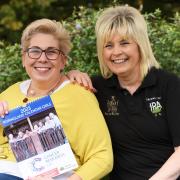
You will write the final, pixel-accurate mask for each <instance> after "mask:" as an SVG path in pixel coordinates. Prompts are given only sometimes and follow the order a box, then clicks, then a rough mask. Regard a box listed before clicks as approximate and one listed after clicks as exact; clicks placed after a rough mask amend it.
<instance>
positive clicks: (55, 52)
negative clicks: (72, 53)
mask: <svg viewBox="0 0 180 180" xmlns="http://www.w3.org/2000/svg"><path fill="white" fill-rule="evenodd" d="M25 52H27V54H28V56H29V57H30V58H31V59H39V58H40V57H41V55H42V53H43V52H44V53H45V56H46V58H47V59H48V60H56V59H57V58H58V57H59V55H60V54H62V55H64V53H63V52H62V51H61V50H59V49H56V48H53V47H48V48H47V49H44V50H43V49H41V48H40V47H31V48H27V49H26V50H25Z"/></svg>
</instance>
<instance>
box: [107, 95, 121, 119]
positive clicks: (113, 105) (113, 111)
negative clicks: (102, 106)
mask: <svg viewBox="0 0 180 180" xmlns="http://www.w3.org/2000/svg"><path fill="white" fill-rule="evenodd" d="M118 104H119V100H118V99H116V97H115V96H111V99H110V100H107V112H105V115H108V116H118V115H119V113H118Z"/></svg>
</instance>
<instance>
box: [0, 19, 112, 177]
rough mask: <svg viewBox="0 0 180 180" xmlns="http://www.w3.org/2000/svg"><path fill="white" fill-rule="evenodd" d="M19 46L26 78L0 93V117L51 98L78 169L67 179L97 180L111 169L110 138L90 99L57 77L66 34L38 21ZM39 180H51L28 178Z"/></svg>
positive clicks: (61, 76) (66, 43)
mask: <svg viewBox="0 0 180 180" xmlns="http://www.w3.org/2000/svg"><path fill="white" fill-rule="evenodd" d="M21 46H22V64H23V66H24V67H25V70H26V72H27V74H28V75H29V77H30V79H28V80H26V81H23V82H18V83H16V84H14V85H12V86H10V87H9V88H8V89H6V90H5V91H4V92H2V93H1V94H0V101H1V102H0V115H1V116H2V115H3V116H4V115H6V113H7V112H8V109H12V108H15V107H17V106H22V105H24V103H26V102H27V101H28V102H29V101H30V102H31V101H34V100H36V99H37V98H41V97H42V96H45V95H50V97H51V99H52V102H53V104H54V107H55V109H56V111H57V114H58V116H59V117H60V119H61V122H62V126H63V128H64V130H65V133H66V136H67V137H68V140H69V142H70V144H71V148H72V151H73V152H74V156H75V158H76V160H77V163H78V165H79V167H78V168H77V169H76V170H74V172H73V173H69V174H68V177H66V179H67V180H83V179H85V180H86V179H101V178H102V177H103V176H105V175H106V174H107V173H108V172H110V171H111V169H112V161H113V158H112V148H111V141H110V136H109V132H108V129H107V126H106V124H105V121H104V118H103V115H102V113H101V111H100V109H99V106H98V103H97V100H96V98H95V96H94V95H93V94H92V93H90V92H88V91H85V90H84V89H83V88H82V87H80V86H78V85H73V84H71V83H70V81H69V80H68V78H67V77H66V76H65V75H64V74H63V73H62V70H63V69H64V67H65V64H66V61H67V55H68V53H69V51H70V49H71V42H70V37H69V34H68V32H67V31H66V30H65V29H64V27H63V26H62V24H61V23H58V22H56V21H51V20H48V19H41V20H37V21H34V22H32V23H31V24H30V25H29V26H27V28H26V29H25V30H24V32H23V35H22V38H21ZM14 94H15V95H16V96H15V97H14ZM7 102H8V104H7ZM77 102H78V106H77ZM99 130H101V131H99ZM77 131H78V133H77ZM2 132H3V129H2V127H0V146H1V147H2V148H3V147H4V146H5V145H6V146H7V141H6V139H5V138H4V137H3V136H2ZM92 132H93V133H92ZM5 155H6V157H7V159H8V160H12V159H13V155H12V154H11V153H10V152H9V154H5ZM0 166H2V165H1V161H0ZM4 176H5V175H3V178H4ZM62 176H63V175H62ZM62 176H61V175H60V177H57V179H58V178H59V179H61V178H62ZM6 178H7V177H6ZM8 178H9V176H8ZM11 178H12V179H13V180H15V179H16V177H11ZM39 178H40V179H43V180H49V179H52V178H49V177H44V176H43V177H35V178H33V179H34V180H35V179H39ZM63 178H64V176H63ZM0 179H2V178H1V174H0Z"/></svg>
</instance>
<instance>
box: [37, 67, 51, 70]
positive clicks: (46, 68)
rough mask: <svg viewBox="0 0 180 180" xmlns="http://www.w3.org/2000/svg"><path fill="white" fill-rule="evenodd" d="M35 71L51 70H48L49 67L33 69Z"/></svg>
mask: <svg viewBox="0 0 180 180" xmlns="http://www.w3.org/2000/svg"><path fill="white" fill-rule="evenodd" d="M35 69H36V70H38V71H48V70H50V69H51V68H49V67H35Z"/></svg>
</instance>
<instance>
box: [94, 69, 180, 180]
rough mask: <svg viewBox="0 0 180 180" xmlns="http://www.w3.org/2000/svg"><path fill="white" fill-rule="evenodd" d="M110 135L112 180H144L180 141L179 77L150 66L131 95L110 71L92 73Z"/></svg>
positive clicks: (163, 161)
mask: <svg viewBox="0 0 180 180" xmlns="http://www.w3.org/2000/svg"><path fill="white" fill-rule="evenodd" d="M92 80H93V85H94V87H95V88H96V89H97V93H96V97H97V99H98V101H99V104H100V108H101V110H102V112H103V114H104V117H105V119H106V122H107V125H108V128H109V131H110V135H111V138H112V144H113V151H114V157H115V158H114V168H113V171H112V173H111V176H110V177H111V179H112V180H146V179H148V178H150V177H151V176H152V175H153V174H154V173H156V172H157V171H158V169H159V168H160V167H161V166H162V165H163V164H164V163H165V162H166V160H167V159H168V158H169V157H170V156H171V154H172V153H173V152H174V147H176V146H179V145H180V79H179V78H178V77H176V76H175V75H173V74H170V73H167V72H165V71H163V70H158V69H155V68H152V69H151V70H150V71H149V73H148V74H147V76H146V77H145V78H144V81H143V82H142V84H141V86H140V87H139V88H138V89H137V90H136V92H135V93H134V94H133V95H131V94H130V93H129V92H128V91H127V90H126V89H123V88H122V87H121V86H120V85H119V82H118V79H117V77H116V76H115V75H113V76H112V77H111V78H109V79H104V78H102V77H94V78H93V79H92Z"/></svg>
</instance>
